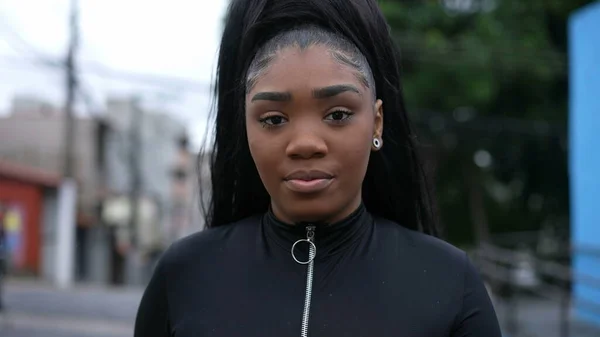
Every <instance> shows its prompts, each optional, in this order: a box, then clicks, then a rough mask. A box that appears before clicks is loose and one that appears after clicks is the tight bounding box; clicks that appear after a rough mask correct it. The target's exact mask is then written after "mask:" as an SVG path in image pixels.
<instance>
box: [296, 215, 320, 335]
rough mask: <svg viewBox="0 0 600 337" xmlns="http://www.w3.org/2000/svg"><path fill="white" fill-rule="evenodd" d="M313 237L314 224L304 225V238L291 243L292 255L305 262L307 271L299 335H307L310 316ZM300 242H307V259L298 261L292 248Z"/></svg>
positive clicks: (313, 257)
mask: <svg viewBox="0 0 600 337" xmlns="http://www.w3.org/2000/svg"><path fill="white" fill-rule="evenodd" d="M314 238H315V226H306V239H301V240H298V241H296V242H295V243H294V244H293V245H292V257H293V258H294V260H295V261H296V262H297V263H300V264H307V265H308V268H307V272H306V294H305V297H304V311H303V312H302V330H301V332H300V336H301V337H308V322H309V318H310V300H311V297H312V283H313V275H314V268H315V264H314V260H315V256H316V255H317V246H315V243H314ZM301 242H307V243H308V245H309V246H308V260H307V261H300V260H298V259H297V258H296V255H295V254H294V248H296V245H297V244H298V243H301Z"/></svg>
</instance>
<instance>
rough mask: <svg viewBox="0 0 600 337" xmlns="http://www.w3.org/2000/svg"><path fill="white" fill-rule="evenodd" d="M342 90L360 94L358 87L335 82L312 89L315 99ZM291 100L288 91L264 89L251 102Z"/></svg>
mask: <svg viewBox="0 0 600 337" xmlns="http://www.w3.org/2000/svg"><path fill="white" fill-rule="evenodd" d="M344 92H354V93H357V94H359V95H360V91H359V90H358V88H356V87H355V86H353V85H351V84H337V85H331V86H328V87H323V88H317V89H314V90H313V91H312V94H313V97H314V98H317V99H324V98H330V97H333V96H337V95H339V94H341V93H344ZM291 100H292V94H291V93H289V92H278V91H265V92H259V93H257V94H256V95H254V96H252V100H251V102H254V101H273V102H288V101H291Z"/></svg>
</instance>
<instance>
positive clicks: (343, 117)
mask: <svg viewBox="0 0 600 337" xmlns="http://www.w3.org/2000/svg"><path fill="white" fill-rule="evenodd" d="M352 115H353V113H352V111H347V110H336V111H333V112H331V113H329V114H328V115H327V116H325V120H327V121H329V122H333V123H337V124H339V123H345V122H347V121H348V120H350V118H352Z"/></svg>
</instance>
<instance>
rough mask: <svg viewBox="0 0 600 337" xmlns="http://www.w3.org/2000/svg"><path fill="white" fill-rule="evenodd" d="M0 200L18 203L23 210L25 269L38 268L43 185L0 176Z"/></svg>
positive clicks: (37, 271)
mask: <svg viewBox="0 0 600 337" xmlns="http://www.w3.org/2000/svg"><path fill="white" fill-rule="evenodd" d="M0 200H2V201H5V202H8V203H15V204H18V205H19V206H20V207H22V208H23V211H24V212H25V223H24V233H25V242H24V245H25V266H24V267H25V269H26V270H25V271H28V272H33V273H34V274H38V273H39V270H40V249H41V228H42V223H41V222H42V200H43V187H41V186H39V185H33V184H27V183H23V182H19V181H15V180H10V179H6V178H2V177H0Z"/></svg>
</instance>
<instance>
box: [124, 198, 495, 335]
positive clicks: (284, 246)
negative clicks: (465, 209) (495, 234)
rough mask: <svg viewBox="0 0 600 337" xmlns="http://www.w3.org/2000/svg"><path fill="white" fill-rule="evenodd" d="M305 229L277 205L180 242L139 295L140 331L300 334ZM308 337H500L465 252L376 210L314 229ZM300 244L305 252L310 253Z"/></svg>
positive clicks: (359, 210) (149, 332)
mask: <svg viewBox="0 0 600 337" xmlns="http://www.w3.org/2000/svg"><path fill="white" fill-rule="evenodd" d="M306 226H307V225H295V226H291V225H288V224H284V223H282V222H280V221H278V220H277V219H276V218H275V217H274V215H273V214H272V213H270V212H268V213H266V214H264V215H259V216H255V217H251V218H248V219H245V220H242V221H239V222H237V223H234V224H231V225H227V226H221V227H215V228H210V229H207V230H204V231H201V232H199V233H196V234H193V235H191V236H189V237H187V238H184V239H182V240H180V241H178V242H176V243H175V244H173V245H172V246H171V247H170V248H169V249H168V250H167V252H166V253H165V254H164V255H163V256H162V258H161V259H160V261H159V263H158V264H157V267H156V269H155V271H154V274H153V276H152V278H151V280H150V283H149V284H148V286H147V288H146V291H145V293H144V296H143V298H142V301H141V304H140V307H139V311H138V314H137V319H136V322H135V337H166V336H176V337H205V336H212V337H271V336H272V337H296V336H302V335H301V330H302V328H303V327H302V322H303V312H304V308H305V300H306V296H307V294H306V293H307V289H306V284H307V270H308V268H309V267H308V265H302V264H299V263H297V262H295V261H294V259H293V257H292V255H291V252H290V250H291V248H292V245H293V244H294V242H296V241H297V240H299V239H305V238H306ZM313 242H314V244H315V247H316V255H315V258H314V262H313V268H314V269H313V270H314V273H313V281H312V289H311V290H310V293H311V301H310V308H309V316H308V324H307V335H308V336H309V337H338V336H339V337H342V336H343V337H346V336H347V337H385V336H390V337H391V336H395V337H396V336H402V337H463V336H470V337H500V336H501V334H500V329H499V327H498V321H497V319H496V315H495V312H494V309H493V307H492V304H491V301H490V299H489V297H488V294H487V293H486V289H485V287H484V285H483V282H482V281H481V279H480V276H479V274H478V272H477V271H476V270H475V268H474V267H473V265H472V264H471V263H470V262H469V259H468V258H467V256H466V254H465V253H464V252H462V251H460V250H459V249H457V248H454V247H453V246H451V245H449V244H447V243H445V242H443V241H441V240H439V239H436V238H433V237H430V236H427V235H424V234H420V233H418V232H415V231H412V230H408V229H406V228H404V227H402V226H400V225H398V224H396V223H392V222H390V221H387V220H384V219H379V218H374V217H372V216H371V215H370V214H369V213H368V212H367V211H366V210H365V208H364V206H361V207H360V208H359V209H358V210H357V211H355V212H354V213H353V214H352V215H351V216H350V217H348V218H347V219H345V220H343V221H341V222H339V223H335V224H331V225H316V228H315V230H314V239H313ZM308 247H309V246H308V244H307V243H306V242H302V243H299V244H298V245H297V246H296V249H295V254H296V257H297V259H298V260H300V261H302V262H303V261H305V260H306V259H307V258H308V250H309V248H308Z"/></svg>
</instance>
